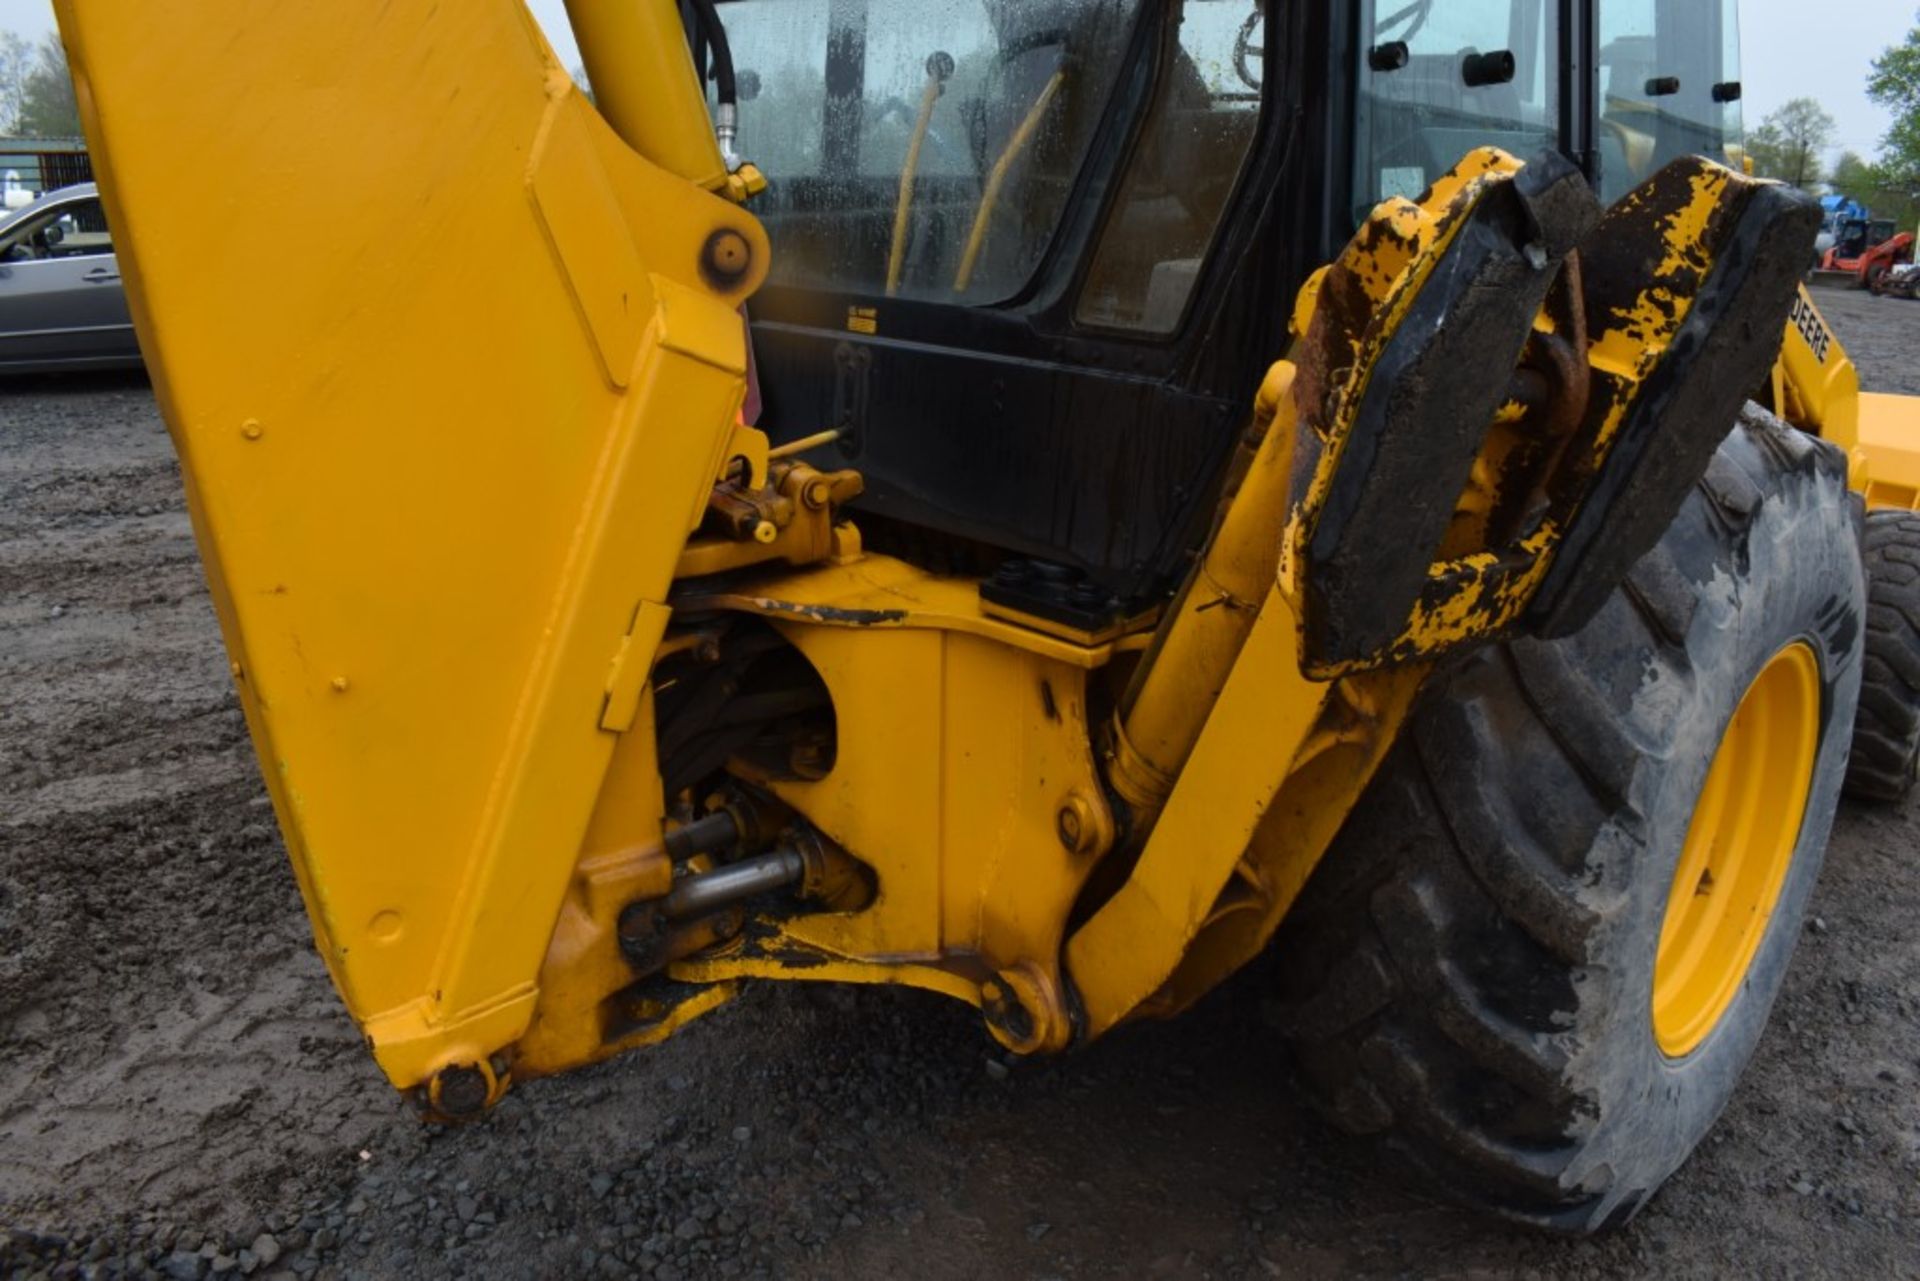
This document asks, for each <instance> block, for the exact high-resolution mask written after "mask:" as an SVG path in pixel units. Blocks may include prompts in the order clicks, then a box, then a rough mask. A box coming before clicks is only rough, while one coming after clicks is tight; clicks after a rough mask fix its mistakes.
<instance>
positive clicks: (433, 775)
mask: <svg viewBox="0 0 1920 1281" xmlns="http://www.w3.org/2000/svg"><path fill="white" fill-rule="evenodd" d="M57 7H58V12H59V19H60V27H61V32H62V34H63V36H64V37H65V40H66V43H67V47H68V49H69V50H70V52H71V57H72V64H73V68H74V72H75V76H76V82H77V86H78V91H79V97H80V103H81V108H82V112H83V115H84V117H85V121H86V128H87V133H88V137H89V142H90V144H91V146H92V148H93V152H94V156H95V163H96V165H97V168H98V173H99V178H100V182H101V186H102V189H103V192H104V196H105V200H106V205H107V211H108V216H109V218H110V219H111V221H112V222H113V224H114V230H115V233H116V243H117V245H118V246H119V252H120V257H121V263H122V266H123V271H124V275H125V279H126V282H127V286H128V290H129V293H130V295H131V300H132V304H133V310H134V316H135V320H136V324H137V326H138V330H139V333H140V339H141V344H142V347H143V349H144V351H145V353H146V357H147V361H148V364H149V366H150V368H151V370H152V372H153V377H154V381H155V385H156V388H157V390H158V393H159V398H160V403H161V406H162V409H163V411H164V413H165V415H166V419H167V422H168V425H169V427H170V429H171V431H172V433H173V438H174V441H175V444H176V446H177V448H178V450H179V453H180V458H181V462H182V464H183V466H184V469H185V473H186V484H187V497H188V502H189V506H190V508H191V510H192V515H193V521H194V527H195V531H196V534H197V537H198V539H199V542H200V547H201V551H202V555H203V558H204V559H205V562H206V567H207V575H208V579H209V581H210V584H211V586H212V590H213V596H214V600H215V603H216V607H217V609H218V611H219V615H220V622H221V626H222V628H223V629H224V631H225V635H226V642H227V648H228V651H229V654H230V655H231V658H232V660H233V675H234V680H235V683H236V685H237V686H238V688H239V691H240V695H241V699H242V702H243V703H244V705H245V708H246V714H247V720H248V723H249V726H250V727H251V729H252V733H253V738H254V742H255V745H256V746H257V748H258V750H259V753H260V760H261V765H262V768H263V771H264V773H265V775H266V781H267V784H268V787H269V789H270V790H271V792H272V794H273V800H274V804H275V806H276V808H277V810H278V813H279V817H280V823H281V827H282V830H283V831H284V832H285V834H286V837H287V843H288V846H289V848H290V852H291V854H292V857H293V861H294V865H295V867H296V869H297V871H298V876H299V880H300V886H301V890H302V892H303V893H304V894H305V896H306V901H307V906H308V908H309V911H310V913H311V915H312V918H313V923H314V931H315V934H316V937H317V941H318V943H319V946H320V949H321V951H322V953H323V955H324V956H325V957H326V960H327V964H328V965H329V967H330V968H331V970H332V973H333V976H334V979H335V981H336V983H337V984H338V986H339V989H340V991H341V993H342V995H343V996H344V998H345V1000H346V1003H347V1005H348V1007H349V1008H350V1010H351V1012H352V1014H353V1015H354V1017H355V1018H356V1019H358V1020H359V1021H360V1023H361V1024H362V1026H363V1027H364V1028H365V1029H366V1031H367V1033H368V1035H369V1037H370V1038H371V1040H372V1041H373V1044H374V1049H375V1052H376V1054H377V1056H378V1058H379V1061H380V1063H381V1064H382V1066H383V1068H384V1069H385V1070H386V1072H387V1074H388V1075H389V1076H390V1077H391V1078H392V1079H393V1080H394V1082H395V1083H396V1084H399V1085H411V1084H416V1083H419V1082H421V1081H423V1080H425V1079H426V1078H427V1077H428V1076H430V1075H431V1074H432V1073H433V1072H435V1071H437V1070H438V1069H439V1068H441V1067H444V1066H447V1065H449V1064H455V1063H463V1062H468V1061H471V1060H472V1059H474V1058H475V1057H476V1056H478V1055H480V1054H481V1053H483V1047H486V1046H494V1045H500V1044H503V1043H505V1042H507V1041H510V1040H512V1039H514V1038H515V1037H517V1036H518V1035H519V1034H520V1032H521V1030H523V1029H524V1028H525V1027H526V1026H527V1023H528V1020H529V1018H530V1016H531V1013H532V1007H533V1002H534V996H535V979H536V976H537V975H538V974H539V972H540V967H541V964H542V960H543V957H544V956H545V955H546V952H547V949H548V944H549V939H550V937H551V936H552V935H553V933H554V925H555V920H556V916H557V914H558V913H559V911H560V907H561V899H562V896H563V894H564V893H565V890H566V887H567V884H568V881H569V877H568V875H567V869H570V868H572V867H573V866H574V865H575V863H576V861H577V860H578V858H579V857H580V855H581V852H582V847H583V842H586V841H587V840H588V833H589V825H590V820H592V819H593V816H594V814H595V806H596V801H597V798H598V796H599V793H600V792H601V790H602V782H603V778H604V777H605V776H606V775H607V772H608V767H609V763H610V761H612V760H613V759H614V757H615V752H616V748H617V747H618V746H619V745H620V744H621V743H622V742H623V741H624V739H623V734H622V731H623V730H625V729H626V728H627V727H628V726H629V724H631V723H632V721H633V720H634V718H635V716H636V709H637V708H638V707H639V706H640V702H641V700H640V686H641V683H642V682H643V681H644V679H645V670H646V665H647V661H648V660H649V658H650V657H651V653H652V649H653V643H654V640H655V639H657V637H658V634H659V629H660V628H661V627H663V626H664V622H665V616H666V610H665V607H664V606H663V605H662V604H661V603H660V602H663V601H664V600H665V599H666V592H667V587H668V583H669V581H670V579H671V577H672V573H673V567H674V562H675V558H676V557H677V556H678V555H679V552H680V549H681V546H682V545H683V543H684V542H685V540H686V536H687V534H688V531H689V530H690V529H691V528H692V527H693V526H694V524H695V523H696V521H697V519H698V517H699V515H700V513H701V510H702V505H703V503H704V500H705V497H706V494H707V491H708V489H709V486H710V485H711V483H712V481H713V479H714V476H715V474H716V471H717V469H718V467H719V466H720V464H721V462H722V459H723V456H724V455H726V453H727V452H728V442H729V438H730V434H731V432H732V430H733V427H734V423H735V420H736V415H737V411H738V408H739V405H740V403H741V399H742V396H743V391H744V385H745V383H744V367H745V360H746V352H745V335H744V328H743V323H742V320H741V316H740V313H739V310H738V306H739V303H740V302H741V301H742V300H743V299H744V298H745V297H746V296H747V295H748V294H749V293H751V291H752V290H753V288H754V287H756V286H757V285H758V283H759V281H760V279H761V277H762V275H763V274H764V271H765V265H766V261H767V246H766V238H765V236H764V234H763V233H762V232H761V230H760V228H759V226H758V225H757V224H756V223H755V222H754V220H753V219H752V218H750V217H749V216H747V215H746V214H745V213H743V212H741V211H740V210H739V209H738V208H736V207H735V206H733V205H732V204H730V203H728V202H727V201H725V200H723V199H721V198H719V197H717V196H713V195H710V194H708V193H706V192H704V191H702V190H700V189H699V188H698V187H696V186H694V185H692V184H690V183H688V182H686V181H684V180H682V179H681V178H679V177H676V176H674V175H672V174H669V173H667V172H665V171H663V170H661V169H659V168H656V167H655V166H654V165H652V164H650V163H649V162H648V161H646V160H645V159H643V158H642V157H640V156H639V155H637V154H635V153H634V152H633V151H632V150H630V149H629V148H628V147H627V146H626V145H625V144H624V143H622V142H621V141H620V139H619V138H618V137H616V136H615V134H614V133H613V132H612V131H611V130H610V129H609V128H608V127H607V126H606V124H605V123H604V122H603V121H602V120H601V119H600V117H599V116H598V115H597V114H596V113H595V112H594V110H593V108H592V107H591V106H590V105H589V104H588V103H587V101H586V100H585V99H584V98H583V97H582V96H581V94H580V93H579V92H578V91H577V90H576V89H575V88H574V86H573V84H572V83H571V81H570V79H569V78H568V76H567V74H566V72H565V70H564V69H563V68H562V67H561V66H560V65H559V64H558V62H557V61H556V60H555V58H554V56H553V54H552V51H551V50H550V49H549V48H548V46H547V44H546V42H545V40H544V38H543V37H542V36H541V34H540V32H539V30H538V29H537V28H536V27H535V25H534V24H533V22H532V20H531V19H530V18H529V17H528V15H527V13H526V11H525V9H524V8H523V7H522V5H521V4H519V3H518V0H461V2H460V3H459V4H458V5H448V4H444V3H437V2H436V0H328V3H325V4H304V5H273V6H254V5H244V4H220V3H213V2H212V0H183V2H180V3H169V4H164V5H130V4H124V3H112V2H111V0H59V3H58V6H57ZM686 81H687V83H686V85H685V86H684V88H685V92H686V94H687V95H694V96H695V97H694V100H695V101H697V93H698V90H697V87H696V86H695V84H694V82H693V75H692V71H691V64H690V61H689V64H688V68H687V72H686ZM716 242H717V243H721V244H723V245H724V246H725V247H726V250H727V252H726V253H725V254H724V255H716V254H714V253H713V252H712V250H711V245H712V244H714V243H716ZM717 260H718V261H723V262H724V264H725V266H726V270H725V271H724V272H716V271H715V268H714V266H713V264H714V263H715V262H716V261H717ZM703 263H704V264H706V266H705V267H704V268H703ZM160 318H164V321H161V320H160ZM628 654H631V655H633V660H632V661H631V662H627V661H624V656H626V655H628ZM625 737H629V738H631V740H633V747H632V750H634V751H641V752H644V753H647V754H648V755H647V756H646V764H647V765H648V766H649V767H650V765H651V755H650V753H651V752H652V746H651V743H650V741H649V740H650V734H649V733H635V734H633V735H631V736H625ZM637 773H638V774H639V775H641V776H644V775H645V774H646V773H648V770H647V769H641V770H639V771H637ZM656 786H657V785H656ZM608 790H609V792H612V791H613V790H615V789H611V788H610V789H608ZM659 813H660V811H659V809H658V807H657V806H653V805H647V804H636V805H633V806H631V807H630V811H629V812H627V813H625V815H624V816H623V817H622V820H621V822H620V823H612V824H609V823H607V822H606V821H605V815H603V816H602V823H601V827H602V828H604V829H605V830H604V831H601V832H600V834H599V835H597V836H596V837H595V838H594V839H596V840H598V839H605V840H608V841H625V840H633V841H640V840H644V839H646V838H647V837H648V835H649V830H648V829H649V825H652V828H651V834H652V835H655V836H657V834H658V828H657V824H658V823H659ZM623 824H624V826H623ZM596 830H599V829H596Z"/></svg>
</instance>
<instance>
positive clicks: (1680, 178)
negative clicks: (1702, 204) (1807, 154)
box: [1529, 159, 1820, 637]
mask: <svg viewBox="0 0 1920 1281" xmlns="http://www.w3.org/2000/svg"><path fill="white" fill-rule="evenodd" d="M1724 174H1725V171H1724V170H1718V169H1717V168H1716V167H1714V166H1712V165H1711V163H1710V162H1708V161H1705V160H1699V159H1689V160H1682V161H1676V162H1675V163H1674V164H1672V165H1669V166H1668V167H1667V168H1666V169H1664V170H1662V171H1661V172H1660V173H1658V174H1655V175H1654V176H1653V177H1652V178H1651V179H1649V180H1648V181H1647V183H1646V184H1645V185H1644V186H1642V187H1640V188H1639V189H1638V190H1636V191H1635V192H1633V193H1632V194H1631V195H1629V196H1628V197H1627V198H1626V199H1625V200H1622V201H1621V202H1620V203H1619V204H1618V205H1616V206H1614V208H1613V209H1612V210H1610V211H1609V212H1608V214H1607V216H1606V218H1605V219H1604V220H1603V221H1602V222H1601V224H1600V226H1599V227H1598V228H1597V229H1596V230H1595V231H1594V233H1593V235H1592V236H1590V237H1589V238H1588V241H1587V242H1586V243H1585V244H1583V245H1582V247H1581V250H1580V257H1581V263H1582V266H1583V268H1584V269H1585V293H1586V308H1587V324H1588V328H1589V332H1590V333H1591V334H1592V335H1593V336H1594V342H1595V346H1596V350H1602V349H1604V348H1605V347H1606V346H1607V345H1608V344H1610V343H1620V342H1625V343H1638V342H1641V341H1642V338H1643V334H1642V331H1643V330H1645V329H1647V328H1666V327H1670V326H1671V325H1672V324H1673V323H1674V321H1675V319H1676V318H1677V317H1676V308H1677V307H1679V306H1681V305H1682V304H1683V303H1684V301H1685V300H1687V299H1691V305H1690V306H1687V307H1686V309H1685V313H1684V319H1683V320H1680V322H1679V327H1678V330H1677V332H1674V333H1673V334H1672V337H1671V338H1670V339H1669V340H1668V341H1667V342H1666V343H1665V345H1664V349H1661V350H1659V351H1658V355H1657V363H1656V364H1654V365H1653V367H1652V368H1651V369H1647V370H1636V371H1635V372H1636V373H1637V374H1638V378H1637V381H1634V382H1629V381H1628V380H1627V379H1624V378H1621V377H1619V376H1618V375H1616V374H1615V373H1613V372H1612V371H1610V370H1608V369H1607V368H1606V367H1605V365H1604V364H1603V363H1602V362H1600V361H1596V362H1595V365H1594V371H1593V377H1594V384H1595V385H1594V394H1593V398H1592V401H1591V402H1590V403H1589V406H1588V410H1587V415H1586V421H1585V422H1584V424H1583V426H1582V431H1581V436H1580V438H1579V440H1578V441H1577V446H1576V448H1575V449H1574V450H1573V451H1572V452H1571V454H1570V457H1572V458H1574V459H1582V458H1584V459H1588V460H1594V459H1598V458H1604V462H1603V463H1601V464H1600V467H1599V470H1598V472H1597V474H1594V473H1583V472H1582V471H1580V470H1578V469H1572V470H1570V471H1569V472H1568V473H1567V474H1566V475H1565V476H1564V477H1563V478H1562V480H1561V483H1560V485H1559V486H1558V491H1559V492H1557V493H1556V494H1555V498H1556V505H1565V506H1568V507H1572V508H1573V509H1574V510H1573V515H1572V517H1571V519H1570V520H1569V521H1568V524H1567V528H1566V531H1565V534H1564V537H1563V540H1562V543H1561V546H1560V550H1559V552H1558V553H1557V554H1556V556H1555V558H1554V561H1553V564H1552V566H1551V568H1550V569H1549V571H1548V574H1547V578H1546V581H1545V583H1544V584H1543V585H1542V587H1541V588H1540V591H1539V592H1538V593H1537V594H1536V596H1535V597H1534V602H1533V605H1532V608H1531V610H1530V613H1529V626H1530V630H1533V631H1535V632H1538V633H1539V634H1541V635H1544V636H1549V637H1552V636H1565V635H1568V634H1569V633H1572V632H1575V631H1578V630H1579V629H1580V628H1581V627H1582V626H1584V625H1585V624H1586V622H1587V621H1588V620H1589V619H1591V618H1592V617H1593V615H1594V613H1595V612H1596V611H1597V610H1598V609H1599V608H1600V606H1601V605H1602V604H1603V603H1604V602H1605V600H1606V597H1607V594H1608V593H1609V592H1611V591H1612V590H1613V588H1614V587H1615V586H1616V585H1617V584H1618V583H1619V582H1620V580H1621V579H1622V578H1624V577H1625V576H1626V573H1627V571H1628V570H1629V569H1630V568H1632V566H1633V563H1634V562H1635V561H1637V560H1639V559H1640V557H1642V556H1644V555H1645V554H1646V553H1647V552H1648V551H1650V550H1651V549H1652V548H1653V545H1654V543H1656V542H1657V541H1659V538H1660V535H1661V533H1662V532H1663V531H1664V530H1665V529H1666V527H1667V526H1668V525H1669V524H1670V523H1672V521H1673V518H1674V516H1675V515H1676V514H1677V513H1678V512H1679V510H1680V504H1681V503H1682V502H1683V501H1684V500H1685V499H1686V496H1687V491H1688V490H1690V489H1691V488H1692V487H1693V485H1694V483H1695V482H1696V481H1698V480H1699V478H1700V476H1701V474H1702V473H1703V472H1704V471H1705V470H1706V467H1707V463H1708V461H1709V460H1710V459H1711V458H1712V457H1713V451H1714V450H1715V449H1716V448H1718V447H1719V444H1720V442H1721V440H1722V439H1723V438H1724V437H1725V436H1726V434H1727V431H1728V429H1729V428H1730V427H1731V426H1732V425H1733V422H1734V419H1735V418H1736V417H1737V416H1738V414H1739V412H1740V407H1741V405H1742V404H1744V403H1745V402H1746V400H1747V399H1748V398H1749V397H1750V396H1753V395H1754V394H1755V393H1756V392H1757V391H1758V390H1759V389H1760V388H1761V387H1762V386H1764V385H1765V383H1766V380H1767V371H1768V370H1769V369H1770V368H1771V367H1772V365H1773V362H1774V359H1775V357H1776V356H1777V355H1778V354H1779V351H1780V342H1781V336H1782V334H1783V333H1784V330H1785V320H1786V316H1787V312H1788V309H1789V308H1790V307H1791V305H1792V303H1793V298H1794V292H1795V290H1796V289H1797V288H1798V286H1799V282H1800V272H1801V268H1802V266H1803V265H1804V264H1805V261H1806V252H1805V249H1806V246H1807V245H1808V244H1811V243H1812V241H1813V236H1814V232H1815V231H1816V230H1817V229H1818V224H1819V221H1820V210H1819V206H1818V205H1816V204H1815V203H1814V201H1813V200H1812V199H1811V198H1810V197H1808V196H1806V195H1803V194H1802V193H1800V192H1798V191H1795V190H1794V189H1792V188H1790V187H1784V186H1779V185H1776V184H1771V183H1769V184H1758V183H1752V182H1748V181H1733V182H1725V180H1724ZM1709 184H1711V185H1716V186H1719V188H1720V191H1719V199H1718V200H1717V201H1716V202H1715V203H1714V205H1713V206H1712V207H1711V208H1710V209H1709V210H1708V211H1706V213H1705V216H1704V219H1703V222H1704V225H1703V226H1702V227H1701V228H1700V229H1699V234H1697V235H1694V236H1692V237H1690V238H1685V239H1683V237H1682V236H1681V235H1680V234H1679V233H1681V232H1682V231H1683V228H1682V227H1681V226H1680V225H1679V224H1680V222H1681V220H1682V218H1683V216H1684V211H1685V210H1687V208H1688V206H1689V205H1690V204H1693V203H1695V202H1697V201H1698V199H1699V197H1700V195H1701V193H1702V191H1703V190H1704V189H1706V188H1707V187H1708V186H1709ZM1623 396H1624V397H1629V398H1630V399H1631V403H1630V407H1628V408H1627V410H1626V413H1625V414H1624V416H1622V417H1619V418H1618V425H1617V426H1614V427H1610V425H1609V418H1610V415H1611V414H1612V413H1613V412H1614V411H1616V410H1617V409H1618V405H1617V403H1616V401H1617V398H1619V397H1623ZM1576 504H1577V506H1576Z"/></svg>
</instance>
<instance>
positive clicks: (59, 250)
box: [0, 200, 113, 262]
mask: <svg viewBox="0 0 1920 1281" xmlns="http://www.w3.org/2000/svg"><path fill="white" fill-rule="evenodd" d="M112 252H113V238H112V237H111V236H109V235H108V234H107V216H106V213H105V211H104V210H102V209H101V207H100V202H99V201H98V200H79V201H74V202H73V203H71V204H65V205H62V206H60V207H59V208H58V209H53V210H49V211H48V212H47V213H45V214H43V215H41V216H39V217H37V218H32V219H29V220H28V221H27V222H26V223H25V224H24V225H23V226H20V227H16V228H15V229H13V230H12V231H10V232H8V233H7V234H6V237H5V239H4V240H0V260H4V261H8V262H30V261H34V260H37V259H42V258H89V257H94V256H96V255H99V254H110V253H112Z"/></svg>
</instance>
